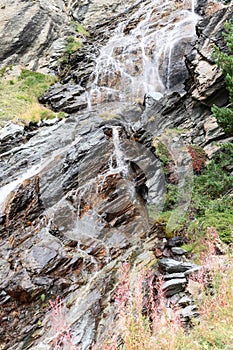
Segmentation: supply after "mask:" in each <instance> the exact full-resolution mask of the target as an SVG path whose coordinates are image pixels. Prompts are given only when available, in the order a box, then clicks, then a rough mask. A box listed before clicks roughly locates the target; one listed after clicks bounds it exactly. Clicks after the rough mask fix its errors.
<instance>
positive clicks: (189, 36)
mask: <svg viewBox="0 0 233 350" xmlns="http://www.w3.org/2000/svg"><path fill="white" fill-rule="evenodd" d="M194 5H195V2H194V0H190V1H182V2H178V1H177V2H176V1H161V0H153V1H149V2H146V4H144V3H143V4H142V5H141V6H140V7H139V9H138V10H137V12H136V13H135V14H134V15H133V17H129V18H127V19H126V20H123V21H122V22H121V23H120V24H119V25H118V26H117V28H116V30H115V33H114V34H113V35H112V36H111V38H110V39H109V41H108V43H107V44H106V45H105V46H104V47H103V48H102V49H101V52H100V55H99V57H98V58H97V62H96V63H97V64H96V68H95V71H94V72H93V74H92V76H91V78H90V81H89V89H88V106H89V108H91V106H92V105H95V104H98V103H100V102H105V101H130V102H132V101H134V100H135V99H137V98H142V97H143V96H144V94H145V93H148V92H154V91H158V92H161V93H164V92H165V91H166V90H169V89H173V88H174V89H175V88H176V89H177V86H178V85H180V82H181V81H180V76H178V75H177V70H181V69H184V53H185V51H186V50H187V46H189V45H188V44H189V43H191V41H192V40H193V39H194V37H195V24H196V21H197V16H196V15H195V13H194Z"/></svg>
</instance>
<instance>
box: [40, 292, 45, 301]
mask: <svg viewBox="0 0 233 350" xmlns="http://www.w3.org/2000/svg"><path fill="white" fill-rule="evenodd" d="M45 298H46V296H45V294H44V293H43V294H41V296H40V300H41V301H42V303H43V302H44V301H45Z"/></svg>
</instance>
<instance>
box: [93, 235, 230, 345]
mask: <svg viewBox="0 0 233 350" xmlns="http://www.w3.org/2000/svg"><path fill="white" fill-rule="evenodd" d="M205 244H206V245H205V247H206V249H205V252H204V253H203V254H201V256H200V260H201V262H202V264H203V266H204V267H205V268H203V270H201V272H200V273H199V274H198V275H196V276H193V278H191V279H190V282H189V289H190V291H191V293H192V294H193V297H194V299H195V300H196V303H197V305H198V308H199V309H198V312H199V315H200V317H199V319H198V320H197V319H196V320H195V319H194V320H193V324H194V327H193V328H192V329H191V330H190V331H189V332H188V333H187V331H186V330H184V328H183V326H182V324H181V320H180V317H179V310H174V315H175V316H174V315H173V317H171V315H169V314H168V312H167V309H166V307H165V299H164V295H163V293H162V288H161V286H162V283H163V282H162V281H159V283H157V285H156V290H157V293H155V285H154V279H153V273H151V272H146V271H145V270H141V271H140V272H139V273H138V277H137V279H136V281H135V282H134V283H133V289H132V285H131V284H130V278H131V277H130V273H131V272H130V266H129V264H127V263H124V264H123V265H122V267H121V269H120V274H121V278H120V285H119V288H118V289H117V291H116V293H115V302H116V304H117V305H118V320H117V321H116V327H115V331H114V333H113V334H112V335H111V336H110V337H109V339H108V340H107V341H106V343H105V344H101V346H100V345H95V346H93V350H100V349H105V350H117V349H121V350H142V349H143V350H203V349H206V350H210V349H219V350H220V349H221V350H222V349H229V350H230V349H232V348H233V260H232V255H231V254H229V255H227V254H225V255H219V238H218V236H217V232H216V229H214V228H209V229H208V232H207V237H206V241H205ZM207 282H208V283H207ZM210 285H211V287H210ZM145 286H147V287H145Z"/></svg>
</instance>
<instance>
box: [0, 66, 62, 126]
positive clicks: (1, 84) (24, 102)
mask: <svg viewBox="0 0 233 350" xmlns="http://www.w3.org/2000/svg"><path fill="white" fill-rule="evenodd" d="M55 81H56V78H55V77H54V76H49V75H45V74H41V73H37V72H31V71H28V70H25V69H22V71H21V75H20V76H18V77H16V76H12V78H10V79H9V77H8V78H7V79H6V76H5V74H4V71H3V72H0V126H3V125H5V124H6V122H7V121H9V120H18V119H25V120H27V121H28V120H31V118H30V113H32V117H33V118H34V119H35V120H39V119H41V117H40V116H41V115H42V116H43V115H45V114H46V113H47V115H48V116H51V111H49V110H48V109H45V108H44V107H43V106H41V105H40V104H39V103H38V97H39V96H40V95H42V93H43V92H44V91H46V90H47V89H48V88H49V86H50V85H51V84H53V83H54V82H55ZM53 115H54V113H53Z"/></svg>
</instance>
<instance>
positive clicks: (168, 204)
mask: <svg viewBox="0 0 233 350" xmlns="http://www.w3.org/2000/svg"><path fill="white" fill-rule="evenodd" d="M177 200H178V186H177V185H173V184H167V186H166V195H165V203H164V210H171V209H173V208H174V206H175V204H176V203H177Z"/></svg>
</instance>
